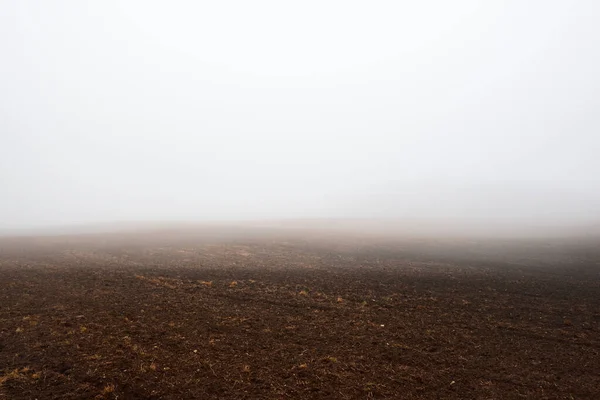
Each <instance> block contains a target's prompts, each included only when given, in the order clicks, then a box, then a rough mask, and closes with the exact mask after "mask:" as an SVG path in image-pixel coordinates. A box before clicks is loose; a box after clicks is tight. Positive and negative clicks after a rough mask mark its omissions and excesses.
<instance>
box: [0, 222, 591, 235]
mask: <svg viewBox="0 0 600 400" xmlns="http://www.w3.org/2000/svg"><path fill="white" fill-rule="evenodd" d="M211 228H213V229H215V228H230V229H236V228H238V229H264V228H267V229H297V230H317V231H333V232H345V233H365V234H385V235H390V236H394V235H399V236H404V237H405V236H410V235H414V236H426V237H441V236H468V237H506V238H509V237H515V238H517V237H553V238H559V237H574V236H600V220H590V221H588V222H582V221H577V222H573V223H569V222H566V221H552V220H547V219H546V220H544V219H538V220H524V219H518V218H517V219H515V218H497V219H494V218H484V217H472V218H465V217H454V218H453V217H443V218H439V217H431V218H425V217H390V218H384V217H347V218H345V217H306V218H298V217H296V218H291V217H290V218H236V219H223V218H221V219H155V220H151V219H145V220H142V219H140V220H114V221H95V222H94V221H86V222H79V223H77V222H75V223H64V224H47V225H37V226H22V227H7V228H0V236H2V237H11V236H25V237H27V236H61V235H80V234H84V235H85V234H110V233H132V234H133V233H136V232H138V233H144V232H156V231H158V232H160V231H177V230H182V231H186V230H192V231H193V230H194V229H211Z"/></svg>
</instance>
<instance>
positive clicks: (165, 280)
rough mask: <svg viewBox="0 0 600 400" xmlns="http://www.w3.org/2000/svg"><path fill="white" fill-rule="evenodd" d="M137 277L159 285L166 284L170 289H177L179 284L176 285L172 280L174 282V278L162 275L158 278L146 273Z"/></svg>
mask: <svg viewBox="0 0 600 400" xmlns="http://www.w3.org/2000/svg"><path fill="white" fill-rule="evenodd" d="M135 277H136V278H137V279H139V280H141V281H145V282H150V283H153V284H155V285H159V286H164V287H166V288H169V289H176V288H177V286H176V285H174V284H173V283H172V282H174V280H173V279H168V278H164V277H162V276H159V277H157V278H149V277H147V276H144V275H137V274H136V275H135Z"/></svg>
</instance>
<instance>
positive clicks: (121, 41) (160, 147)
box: [0, 0, 600, 228]
mask: <svg viewBox="0 0 600 400" xmlns="http://www.w3.org/2000/svg"><path fill="white" fill-rule="evenodd" d="M598 21H600V2H598V1H596V0H590V1H577V0H562V1H552V0H545V1H536V0H528V1H522V0H515V1H481V0H473V1H464V0H456V1H446V0H440V1H399V0H398V1H348V0H344V1H326V0H320V1H306V0H305V1H294V2H292V1H258V0H257V1H225V0H221V1H169V2H167V1H116V0H113V1H109V0H103V1H80V0H72V1H65V0H61V1H59V0H56V1H42V0H40V1H26V0H0V228H18V227H34V226H45V225H57V224H58V225H64V224H73V223H87V222H98V221H124V220H178V219H188V220H192V219H193V220H201V219H213V220H214V219H238V218H244V219H254V218H301V217H393V218H398V217H407V216H410V217H417V218H434V219H435V218H470V217H476V218H484V219H485V218H490V219H498V218H512V219H517V220H521V221H524V220H553V221H563V222H573V221H577V222H578V223H580V222H581V223H587V222H592V221H594V222H595V221H598V218H599V216H600V25H599V24H598Z"/></svg>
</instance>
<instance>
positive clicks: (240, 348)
mask: <svg viewBox="0 0 600 400" xmlns="http://www.w3.org/2000/svg"><path fill="white" fill-rule="evenodd" d="M0 398H5V399H34V398H35V399H40V400H41V399H87V398H102V399H117V398H118V399H208V398H218V399H300V398H313V399H321V398H323V399H324V398H326V399H401V398H411V399H413V398H414V399H436V398H448V399H500V398H502V399H525V398H528V399H534V398H535V399H582V398H587V399H597V398H600V247H599V244H598V241H594V240H587V241H574V240H570V241H566V240H563V241H559V240H556V239H555V240H547V241H519V242H511V241H506V240H505V241H500V240H495V241H492V240H488V241H467V240H457V239H455V240H450V239H448V240H433V239H429V240H416V239H415V240H409V239H402V240H401V239H391V238H384V237H380V238H375V237H373V236H371V237H362V236H359V235H354V236H350V235H342V234H341V233H339V234H335V235H334V234H325V233H324V232H322V231H319V232H308V231H300V230H298V231H290V230H288V231H284V230H276V229H267V228H265V229H262V230H255V231H251V230H247V231H239V230H234V229H231V228H228V229H220V230H219V229H212V230H197V231H196V230H191V229H190V230H181V231H175V230H172V231H161V232H154V233H152V232H145V233H129V234H127V233H122V234H114V235H108V234H95V235H80V236H61V237H44V238H40V237H38V238H4V239H0Z"/></svg>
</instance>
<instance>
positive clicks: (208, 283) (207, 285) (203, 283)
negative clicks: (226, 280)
mask: <svg viewBox="0 0 600 400" xmlns="http://www.w3.org/2000/svg"><path fill="white" fill-rule="evenodd" d="M198 283H199V284H201V285H204V286H206V287H212V285H213V283H212V281H198Z"/></svg>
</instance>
